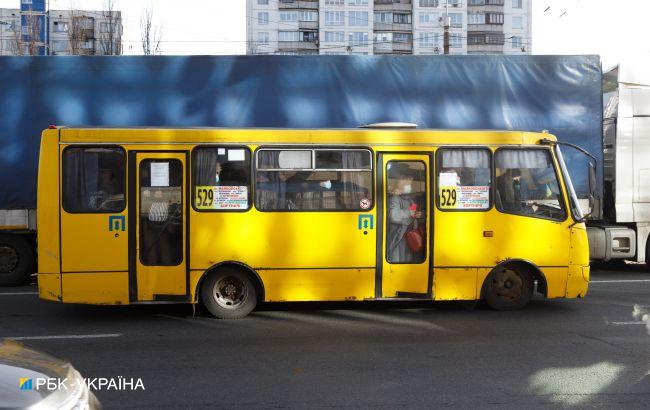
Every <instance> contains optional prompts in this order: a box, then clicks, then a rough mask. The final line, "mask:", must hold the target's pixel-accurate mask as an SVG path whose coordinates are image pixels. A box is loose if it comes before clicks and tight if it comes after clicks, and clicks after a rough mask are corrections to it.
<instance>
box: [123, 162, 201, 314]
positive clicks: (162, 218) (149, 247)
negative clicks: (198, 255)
mask: <svg viewBox="0 0 650 410" xmlns="http://www.w3.org/2000/svg"><path fill="white" fill-rule="evenodd" d="M187 163H188V161H187V154H186V153H185V152H130V153H129V175H130V176H131V181H130V182H131V183H130V190H129V194H130V197H131V198H135V200H130V201H129V219H130V220H131V221H135V223H136V226H135V229H131V231H130V237H129V258H130V264H129V296H130V300H131V301H132V302H135V301H164V300H170V301H184V300H187V299H188V298H189V296H188V284H187V279H188V273H187V272H188V271H187V268H188V265H187V235H186V229H187V184H186V181H187V175H186V172H187V171H186V169H187V168H186V164H187Z"/></svg>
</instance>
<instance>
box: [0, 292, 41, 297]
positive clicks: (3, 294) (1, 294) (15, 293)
mask: <svg viewBox="0 0 650 410" xmlns="http://www.w3.org/2000/svg"><path fill="white" fill-rule="evenodd" d="M22 295H38V292H12V293H0V296H22Z"/></svg>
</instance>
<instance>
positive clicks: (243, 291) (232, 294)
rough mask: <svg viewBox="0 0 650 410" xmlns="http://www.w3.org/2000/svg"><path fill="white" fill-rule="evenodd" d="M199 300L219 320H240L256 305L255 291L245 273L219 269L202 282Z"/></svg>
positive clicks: (249, 277) (253, 285)
mask: <svg viewBox="0 0 650 410" xmlns="http://www.w3.org/2000/svg"><path fill="white" fill-rule="evenodd" d="M201 300H202V301H203V304H204V305H205V307H206V309H208V311H209V312H210V313H211V314H212V315H213V316H215V317H217V318H219V319H241V318H243V317H245V316H246V315H248V314H249V313H250V312H251V311H252V310H253V309H254V308H255V306H256V305H257V291H256V288H255V284H254V283H253V281H252V279H251V276H250V275H248V274H247V273H245V272H242V271H241V270H238V269H232V268H221V269H218V270H216V271H214V272H211V273H209V274H208V277H207V278H205V280H204V281H203V284H202V285H201Z"/></svg>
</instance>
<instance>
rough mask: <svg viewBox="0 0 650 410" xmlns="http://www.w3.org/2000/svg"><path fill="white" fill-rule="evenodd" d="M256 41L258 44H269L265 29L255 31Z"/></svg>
mask: <svg viewBox="0 0 650 410" xmlns="http://www.w3.org/2000/svg"><path fill="white" fill-rule="evenodd" d="M257 42H258V43H259V44H269V33H268V32H267V31H260V32H259V33H257Z"/></svg>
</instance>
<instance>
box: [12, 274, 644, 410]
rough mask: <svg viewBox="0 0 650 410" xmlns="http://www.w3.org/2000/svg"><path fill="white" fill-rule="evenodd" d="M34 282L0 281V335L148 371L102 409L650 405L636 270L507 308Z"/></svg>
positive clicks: (120, 371) (124, 372)
mask: <svg viewBox="0 0 650 410" xmlns="http://www.w3.org/2000/svg"><path fill="white" fill-rule="evenodd" d="M614 269H615V270H614ZM35 290H36V289H35V287H34V286H29V287H27V286H26V287H20V288H0V337H17V338H22V340H23V343H25V344H27V345H29V346H32V347H35V348H37V349H40V350H44V351H48V352H50V353H53V354H55V355H57V356H60V357H64V358H67V359H69V360H70V361H71V362H72V363H73V364H74V365H75V367H76V368H77V369H78V370H79V371H80V372H81V373H82V374H83V375H84V376H85V377H91V378H93V377H118V376H123V377H127V378H131V377H134V378H141V379H142V381H143V383H144V385H145V389H146V390H144V391H142V390H138V391H99V392H96V394H97V396H98V397H99V399H100V400H101V401H102V403H103V404H104V406H105V408H129V407H132V408H182V407H186V408H201V407H210V408H234V407H248V408H277V407H283V408H284V407H309V408H314V407H352V408H356V407H383V408H395V407H407V408H411V407H416V408H431V407H442V406H449V407H451V406H453V407H478V406H481V407H483V406H492V407H498V408H504V407H508V408H524V407H525V408H531V407H558V406H561V407H574V406H578V407H604V408H611V407H613V406H617V407H632V408H641V407H650V324H649V323H648V320H649V318H648V316H650V273H647V272H645V271H644V270H643V269H641V268H640V267H636V266H622V267H621V266H619V267H617V268H613V267H611V266H610V267H607V268H606V269H602V268H601V269H599V270H596V271H594V272H593V274H592V284H591V287H590V291H589V295H588V296H587V298H586V299H584V300H553V301H545V300H541V299H540V300H534V301H533V302H532V303H531V304H530V306H529V307H528V308H526V309H524V310H521V311H516V312H496V311H492V310H490V309H489V308H487V307H486V306H484V305H481V304H479V305H478V306H477V307H476V308H475V309H474V310H468V309H466V307H464V306H462V305H461V304H458V303H422V302H418V303H411V304H409V303H385V302H381V303H379V302H377V303H346V304H340V303H337V304H323V303H319V304H269V305H266V306H262V307H261V309H258V310H257V311H256V312H254V313H253V314H252V315H251V316H250V317H249V318H246V319H244V320H240V321H219V320H213V319H210V318H209V317H208V316H207V315H206V314H205V313H202V312H198V314H197V316H196V317H193V316H192V309H191V307H189V306H177V305H164V306H135V307H93V306H73V305H60V304H55V303H50V302H43V301H40V300H38V299H37V298H36V295H34V294H33V292H35ZM644 312H647V313H644ZM644 314H647V315H648V316H645V318H644V316H643V315H644ZM52 336H57V337H59V336H60V337H62V338H54V339H53V338H50V337H52ZM71 336H75V337H74V338H72V337H71ZM45 337H48V338H45Z"/></svg>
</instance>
